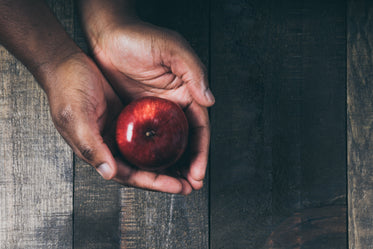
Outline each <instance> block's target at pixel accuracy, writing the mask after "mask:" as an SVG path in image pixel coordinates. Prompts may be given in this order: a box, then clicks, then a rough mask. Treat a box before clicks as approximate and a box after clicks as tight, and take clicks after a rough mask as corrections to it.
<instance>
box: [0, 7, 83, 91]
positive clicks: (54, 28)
mask: <svg viewBox="0 0 373 249" xmlns="http://www.w3.org/2000/svg"><path fill="white" fill-rule="evenodd" d="M0 43H1V44H2V45H3V46H4V47H6V48H7V49H8V50H9V51H10V52H11V53H13V54H14V55H15V56H16V57H17V58H18V59H19V60H20V61H21V62H22V63H23V64H24V65H25V66H26V67H27V68H28V69H29V70H30V71H31V73H32V74H33V75H34V76H35V77H36V79H37V80H38V81H39V83H40V84H41V86H42V87H43V88H44V89H45V90H48V89H49V88H50V87H51V86H50V85H51V84H53V82H51V81H49V80H48V79H47V77H48V74H49V73H50V72H51V71H53V68H55V67H56V66H57V64H58V63H61V62H62V61H63V60H64V59H66V58H68V57H69V56H71V55H72V54H76V53H80V52H81V50H80V49H79V47H78V46H76V45H75V43H74V42H73V41H72V39H71V38H70V37H69V36H68V34H67V33H66V32H65V30H64V28H63V27H62V25H61V24H60V23H59V22H58V20H57V19H56V18H55V16H54V15H53V14H52V12H51V11H50V9H49V7H48V6H47V5H46V3H45V2H44V1H42V0H0Z"/></svg>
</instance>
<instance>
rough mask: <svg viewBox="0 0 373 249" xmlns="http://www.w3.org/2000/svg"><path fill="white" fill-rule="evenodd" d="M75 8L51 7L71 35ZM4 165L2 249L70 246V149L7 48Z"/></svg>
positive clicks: (0, 78)
mask: <svg viewBox="0 0 373 249" xmlns="http://www.w3.org/2000/svg"><path fill="white" fill-rule="evenodd" d="M52 4H53V3H52ZM72 5H73V4H72V1H64V2H60V3H59V4H58V5H57V4H56V5H53V6H54V9H55V11H56V12H57V14H58V15H59V16H61V17H62V18H61V22H62V23H63V24H64V25H65V26H66V28H67V29H68V30H69V31H72V26H71V25H70V24H71V20H70V19H69V15H66V12H67V13H68V12H69V11H70V10H71V9H72ZM0 164H1V166H0V175H1V179H0V247H1V248H71V247H72V207H73V206H72V188H73V185H72V180H73V168H72V153H71V150H70V149H69V147H68V146H67V145H66V143H65V142H64V141H63V139H62V138H61V137H60V135H59V134H58V133H57V131H56V130H55V128H54V126H53V123H52V121H51V118H50V115H49V107H48V101H47V98H46V96H45V94H44V93H43V92H42V90H41V88H40V87H39V86H38V85H37V83H36V82H35V80H34V79H33V77H32V76H31V74H30V73H29V72H28V71H27V69H26V68H25V67H23V66H22V64H21V63H20V62H19V61H17V60H16V59H14V57H13V56H12V55H10V54H9V53H8V52H7V51H6V50H5V49H4V48H3V47H0Z"/></svg>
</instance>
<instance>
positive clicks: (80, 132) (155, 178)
mask: <svg viewBox="0 0 373 249" xmlns="http://www.w3.org/2000/svg"><path fill="white" fill-rule="evenodd" d="M47 79H48V80H49V81H53V82H54V84H53V87H51V88H47V89H46V92H47V95H48V100H49V103H50V108H51V114H52V118H53V121H54V123H55V126H56V128H57V129H58V131H59V132H60V134H61V135H62V136H63V137H64V139H65V140H66V141H67V143H68V144H69V145H70V146H71V147H72V148H73V150H74V152H75V153H76V154H77V155H78V156H79V157H80V158H82V159H84V160H85V161H86V162H88V163H89V164H91V165H92V166H94V167H95V168H96V169H97V171H98V172H99V173H100V174H101V175H102V176H103V177H104V178H105V179H114V180H116V181H117V182H120V183H122V184H125V185H130V186H134V187H139V188H146V189H151V190H156V191H162V192H170V193H179V194H188V193H190V191H191V188H190V186H189V184H187V183H186V181H185V180H182V179H177V178H172V177H170V176H166V175H161V176H160V175H158V174H156V173H151V172H145V171H141V170H136V169H133V168H131V167H129V166H128V165H126V164H125V163H124V162H123V161H122V160H121V159H120V157H119V156H118V152H117V149H116V146H115V122H116V119H117V117H118V115H119V113H120V112H121V110H122V108H123V104H122V102H121V100H120V98H119V97H118V96H117V95H116V93H115V92H114V91H113V89H112V87H111V86H110V85H109V84H108V82H107V81H106V79H105V78H104V77H103V75H102V74H101V72H100V71H99V69H98V68H97V66H96V65H95V64H94V63H93V61H92V60H91V59H89V58H88V57H87V56H86V55H84V54H83V53H78V54H73V55H71V56H69V58H67V59H66V60H64V61H63V62H61V63H59V64H58V65H57V66H56V67H55V68H53V70H51V72H50V73H49V76H48V78H47Z"/></svg>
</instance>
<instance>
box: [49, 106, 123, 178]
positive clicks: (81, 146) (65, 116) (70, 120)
mask: <svg viewBox="0 0 373 249" xmlns="http://www.w3.org/2000/svg"><path fill="white" fill-rule="evenodd" d="M57 116H58V117H57V119H56V120H55V124H56V126H57V129H58V130H59V131H60V133H61V135H62V136H63V137H64V139H65V140H66V141H67V142H68V144H69V145H70V146H71V148H72V149H73V151H74V152H75V153H76V154H77V156H78V157H80V158H82V159H83V160H84V161H86V162H88V163H89V164H90V165H92V166H93V167H95V169H96V170H97V172H98V173H99V174H100V175H101V176H102V177H103V178H104V179H106V180H109V179H112V178H113V177H114V176H115V175H116V172H117V165H116V162H115V160H114V157H113V155H112V153H111V151H110V150H109V148H108V146H107V145H106V144H105V143H104V141H103V138H102V137H101V135H100V131H99V128H98V126H97V125H95V124H92V121H89V120H88V119H87V118H84V116H83V115H78V114H76V113H74V112H73V111H72V109H71V108H70V107H67V108H65V109H63V110H62V111H61V112H59V115H57Z"/></svg>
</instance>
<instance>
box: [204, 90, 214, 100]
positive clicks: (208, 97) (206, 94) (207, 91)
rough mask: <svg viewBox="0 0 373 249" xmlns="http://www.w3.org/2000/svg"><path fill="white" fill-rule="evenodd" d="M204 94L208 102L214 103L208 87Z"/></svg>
mask: <svg viewBox="0 0 373 249" xmlns="http://www.w3.org/2000/svg"><path fill="white" fill-rule="evenodd" d="M205 96H206V98H207V99H208V101H209V102H210V103H215V97H214V95H213V94H212V92H211V90H210V88H207V90H206V91H205Z"/></svg>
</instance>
